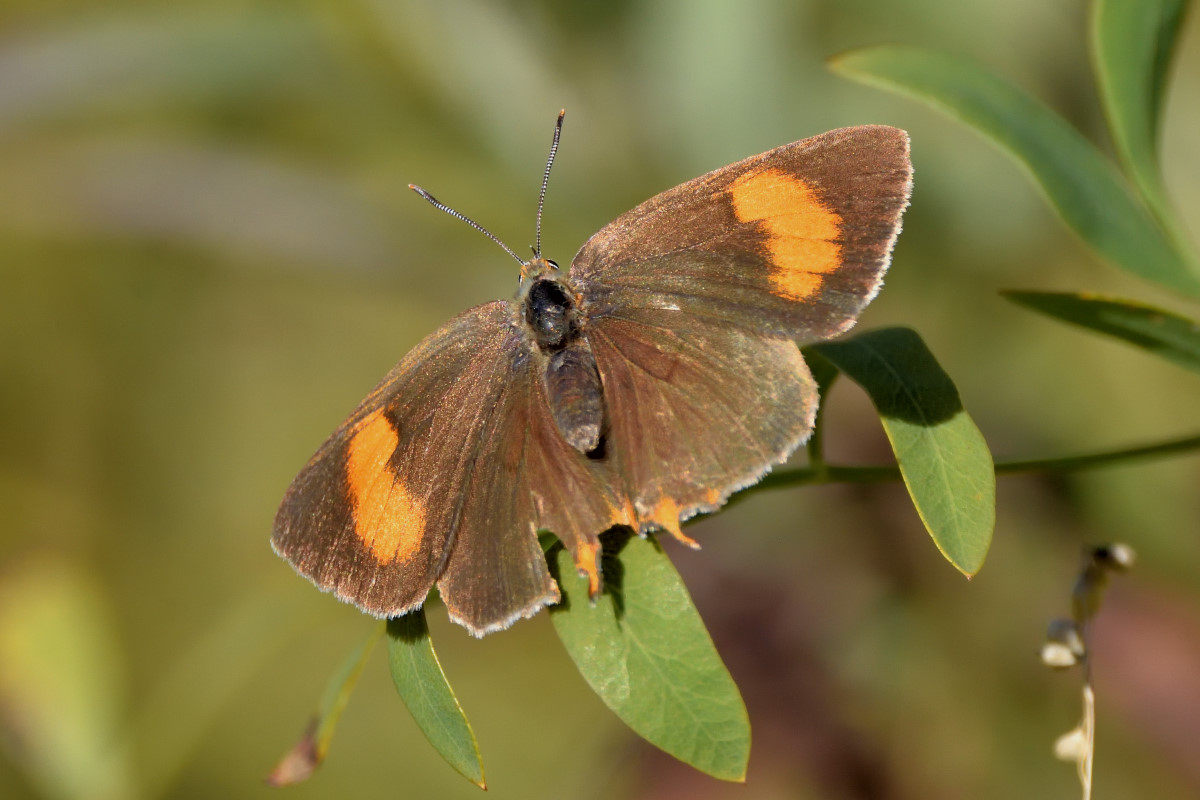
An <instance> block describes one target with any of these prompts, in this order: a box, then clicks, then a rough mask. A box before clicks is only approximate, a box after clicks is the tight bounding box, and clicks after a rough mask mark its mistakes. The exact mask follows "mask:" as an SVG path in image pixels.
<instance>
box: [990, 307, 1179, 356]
mask: <svg viewBox="0 0 1200 800" xmlns="http://www.w3.org/2000/svg"><path fill="white" fill-rule="evenodd" d="M1001 294H1003V295H1004V296H1005V297H1007V298H1008V299H1009V300H1011V301H1013V302H1014V303H1016V304H1018V305H1022V306H1025V307H1026V308H1032V309H1033V310H1034V311H1039V312H1041V313H1043V314H1046V315H1047V316H1051V317H1054V318H1055V319H1060V320H1063V321H1065V322H1070V323H1072V324H1075V325H1080V326H1082V327H1084V328H1088V329H1089V330H1093V331H1098V332H1100V333H1105V334H1108V335H1109V336H1115V337H1117V338H1118V339H1122V340H1124V341H1126V342H1128V343H1129V344H1132V345H1134V346H1135V347H1140V348H1142V349H1143V350H1148V351H1150V352H1151V353H1154V354H1155V355H1158V356H1161V357H1162V358H1165V359H1167V360H1168V361H1171V362H1173V363H1175V364H1177V365H1179V366H1181V367H1184V368H1185V369H1190V370H1192V371H1193V372H1200V323H1197V322H1196V321H1195V320H1191V319H1188V318H1187V317H1182V316H1179V315H1178V314H1172V313H1171V312H1169V311H1164V310H1163V309H1161V308H1155V307H1154V306H1148V305H1142V304H1140V303H1133V302H1130V301H1128V300H1118V299H1110V298H1103V297H1094V296H1090V295H1086V294H1071V293H1058V292H1002V293H1001Z"/></svg>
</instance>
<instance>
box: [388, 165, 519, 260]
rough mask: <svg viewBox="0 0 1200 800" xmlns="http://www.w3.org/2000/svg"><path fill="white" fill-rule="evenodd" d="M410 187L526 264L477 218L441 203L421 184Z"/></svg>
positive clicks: (434, 205)
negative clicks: (476, 219) (474, 218)
mask: <svg viewBox="0 0 1200 800" xmlns="http://www.w3.org/2000/svg"><path fill="white" fill-rule="evenodd" d="M408 188H410V189H412V190H413V191H414V192H416V193H417V194H419V195H421V197H424V198H425V199H426V200H428V201H429V204H430V205H431V206H433V207H434V208H436V209H439V210H441V211H445V212H446V213H447V214H449V215H450V216H452V217H454V218H455V219H460V220H462V221H463V222H465V223H467V224H468V225H470V226H471V227H472V228H474V229H475V230H477V231H479V232H480V233H482V234H483V235H484V236H486V237H488V238H489V239H491V240H492V241H493V242H495V243H496V244H498V245H500V246H501V247H503V248H504V252H506V253H508V254H509V255H510V256H512V257H513V258H515V259H516V260H517V263H518V264H520V265H521V266H525V259H523V258H521V257H520V256H519V255H517V254H516V253H514V252H513V249H512V248H511V247H509V246H508V245H506V244H505V243H504V242H502V241H500V239H499V237H497V236H496V235H495V234H494V233H492V232H491V231H489V230H488V229H487V228H485V227H483V226H482V225H480V224H479V223H478V222H476V221H475V220H473V219H471V218H470V217H468V216H467V215H466V214H462V213H460V212H458V211H455V210H454V209H453V208H451V207H450V206H448V205H445V204H444V203H440V202H438V199H437V198H436V197H434V196H433V195H431V194H430V193H429V192H427V191H425V190H424V189H422V188H421V187H420V186H416V185H415V184H411V183H410V184H409V185H408Z"/></svg>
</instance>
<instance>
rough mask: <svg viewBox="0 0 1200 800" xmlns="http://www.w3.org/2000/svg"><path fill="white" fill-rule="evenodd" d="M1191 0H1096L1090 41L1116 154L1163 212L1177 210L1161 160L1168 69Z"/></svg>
mask: <svg viewBox="0 0 1200 800" xmlns="http://www.w3.org/2000/svg"><path fill="white" fill-rule="evenodd" d="M1186 8H1187V0H1095V2H1093V3H1092V18H1091V22H1092V25H1091V45H1092V60H1093V63H1094V65H1095V69H1096V80H1097V83H1098V84H1099V88H1100V99H1101V101H1102V102H1103V103H1104V112H1105V114H1106V115H1107V116H1108V125H1109V128H1110V130H1111V132H1112V136H1113V140H1114V144H1115V145H1116V148H1117V154H1118V155H1119V156H1120V157H1121V161H1122V163H1123V164H1124V166H1125V170H1126V171H1127V172H1128V173H1129V175H1130V177H1132V178H1133V180H1134V182H1136V183H1137V185H1138V187H1139V188H1140V189H1141V191H1142V194H1143V196H1144V197H1145V198H1146V201H1147V202H1148V203H1150V205H1151V206H1152V207H1153V208H1154V209H1155V211H1156V212H1157V213H1158V215H1159V217H1160V218H1162V219H1164V220H1166V219H1170V218H1171V217H1172V216H1173V215H1172V214H1171V212H1170V206H1169V204H1168V203H1167V200H1166V195H1165V193H1164V191H1163V186H1162V175H1161V171H1160V169H1159V166H1158V125H1159V120H1160V119H1161V117H1162V104H1163V97H1164V95H1165V94H1166V74H1167V69H1168V67H1169V66H1170V64H1171V55H1172V53H1173V51H1174V49H1175V41H1176V39H1177V37H1178V34H1179V24H1180V22H1181V21H1182V20H1183V14H1184V11H1185V9H1186Z"/></svg>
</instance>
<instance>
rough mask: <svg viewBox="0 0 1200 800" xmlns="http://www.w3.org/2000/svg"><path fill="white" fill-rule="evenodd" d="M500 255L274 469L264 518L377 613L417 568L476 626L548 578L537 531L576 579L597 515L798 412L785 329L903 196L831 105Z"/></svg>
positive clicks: (880, 146)
mask: <svg viewBox="0 0 1200 800" xmlns="http://www.w3.org/2000/svg"><path fill="white" fill-rule="evenodd" d="M561 129H562V115H561V114H560V115H559V118H558V123H557V124H556V126H555V130H554V143H553V146H552V147H551V151H550V159H549V163H548V164H547V167H546V173H545V176H544V178H543V181H542V191H541V196H540V199H539V203H538V238H537V241H538V245H537V247H536V248H534V257H533V258H532V259H530V260H528V261H525V260H523V259H521V258H520V257H519V256H517V255H516V254H515V253H513V252H512V250H511V249H509V248H508V247H507V246H505V245H503V243H501V242H499V240H498V239H496V238H495V237H494V236H492V235H491V234H490V233H487V231H485V230H484V229H483V228H481V227H480V226H478V225H477V224H476V223H474V222H472V221H471V220H469V219H467V218H466V217H464V216H462V215H461V214H458V213H457V212H454V211H451V210H450V209H448V208H446V207H445V206H443V205H442V204H441V203H438V202H437V201H436V200H435V199H433V197H431V196H430V195H429V194H428V193H426V192H424V191H423V190H421V189H419V188H417V187H412V188H414V189H415V190H416V191H418V192H419V193H421V194H422V196H424V197H425V198H426V199H427V200H429V201H430V202H432V203H433V204H434V205H436V206H438V207H439V208H441V209H443V210H446V211H449V212H450V213H452V214H454V215H455V216H456V217H459V218H460V219H463V220H464V221H466V222H467V223H468V224H470V225H472V226H473V227H475V228H477V229H479V230H481V231H483V232H484V233H485V234H487V235H488V236H489V237H491V238H492V239H493V240H495V241H497V243H500V244H501V246H502V247H504V249H505V250H507V251H508V252H509V254H510V255H512V256H513V257H514V258H516V259H517V261H518V262H520V264H521V268H520V283H519V288H518V290H517V294H516V296H515V297H514V298H513V299H512V300H497V301H494V302H491V303H485V304H484V305H481V306H477V307H475V308H472V309H470V310H468V311H466V312H464V313H463V314H461V315H459V316H458V317H456V318H454V319H453V320H451V321H450V322H449V323H447V324H446V325H444V326H443V327H442V328H440V329H439V330H437V331H436V332H434V333H433V334H432V335H431V336H429V337H427V338H426V339H425V340H424V341H422V342H421V343H420V344H418V345H417V346H416V347H415V348H414V349H413V350H412V351H411V352H409V353H408V355H406V356H405V357H404V358H403V359H401V361H400V363H399V364H397V365H396V366H395V368H393V369H392V371H391V372H390V373H388V375H387V376H386V377H385V378H384V379H383V381H382V382H381V383H380V384H379V385H378V386H377V387H376V388H375V390H374V391H372V392H371V393H370V395H368V396H367V398H366V399H365V400H363V402H362V403H361V404H360V405H359V407H358V408H357V409H356V410H355V411H354V413H353V414H351V415H350V418H349V419H348V420H346V421H345V422H344V423H343V424H342V426H341V427H340V428H338V429H337V431H335V432H334V434H333V435H332V436H331V437H329V439H328V440H327V441H326V442H325V444H323V445H322V446H321V448H320V449H319V450H318V451H317V453H316V455H315V456H313V457H312V459H311V460H310V461H309V462H308V464H307V465H305V467H304V469H302V470H301V471H300V474H299V475H298V476H297V477H296V479H295V480H294V481H293V482H292V485H291V487H290V488H289V489H288V491H287V494H286V495H285V496H284V498H283V503H282V505H281V506H280V508H279V513H278V515H277V516H276V518H275V532H274V536H273V537H272V539H271V543H272V545H273V546H274V548H275V550H276V552H278V553H279V554H280V555H282V556H283V557H284V558H286V559H287V560H288V561H290V562H291V563H292V565H293V566H294V567H295V568H296V570H297V571H299V572H300V573H301V574H302V575H305V576H306V577H308V578H309V579H311V580H312V581H313V582H314V583H315V584H316V585H317V586H319V587H320V588H322V589H324V590H326V591H331V592H333V593H334V594H335V595H336V596H337V597H338V598H340V599H342V600H345V601H348V602H351V603H353V604H354V605H356V606H358V607H359V608H361V609H362V610H364V611H366V612H368V613H370V614H373V615H375V616H379V617H392V616H396V615H400V614H404V613H406V612H408V611H410V610H413V609H415V608H418V607H420V606H421V604H422V603H423V602H424V601H425V598H426V596H427V595H428V593H429V591H430V589H431V588H432V587H433V586H434V585H435V584H436V585H437V588H438V591H439V593H440V594H441V597H442V599H443V600H444V601H445V603H446V607H447V609H448V610H449V613H450V618H451V619H453V620H454V621H455V622H458V623H460V624H461V625H463V626H464V627H466V628H467V630H469V631H470V632H471V633H473V634H474V635H476V636H482V635H484V634H486V633H489V632H491V631H496V630H500V629H502V628H506V627H508V626H509V625H511V624H512V623H513V622H514V621H516V620H518V619H521V618H523V617H529V616H532V615H533V614H536V613H537V612H538V611H539V610H540V609H541V608H542V607H543V606H546V605H551V604H553V603H555V602H557V601H558V600H559V590H558V586H557V584H556V583H555V582H554V579H553V578H552V577H551V576H550V573H549V571H548V570H547V566H546V559H545V556H544V555H543V553H542V549H541V547H540V546H539V544H538V537H537V534H538V531H539V530H549V531H552V532H553V533H554V534H555V535H557V536H558V538H559V539H560V540H561V541H562V542H563V544H564V545H565V546H566V547H567V549H568V550H569V551H570V553H571V555H572V556H573V557H574V559H575V563H576V565H577V566H578V568H579V570H580V573H581V574H586V575H587V578H588V582H589V588H590V591H591V593H592V595H593V596H595V594H596V593H597V592H599V591H600V589H601V576H600V559H599V549H600V540H599V535H600V534H601V533H602V532H604V531H605V530H607V529H609V528H611V527H613V526H628V527H629V528H632V529H634V530H636V531H638V532H639V533H645V532H646V531H647V530H650V529H658V530H663V531H667V532H668V533H670V534H671V535H673V536H674V537H675V538H676V539H678V540H680V541H682V542H684V543H685V544H688V545H691V546H695V542H694V541H692V540H691V539H690V538H688V537H687V536H685V535H684V534H683V533H682V532H681V531H680V522H681V521H682V520H684V519H687V518H688V517H691V516H693V515H695V514H699V513H704V512H709V511H714V510H715V509H717V508H719V507H720V506H721V505H722V504H723V503H724V502H725V500H726V499H727V498H728V497H729V496H730V494H732V493H733V492H735V491H737V490H738V489H741V488H743V487H745V486H748V485H750V484H752V483H754V482H755V481H757V480H759V479H760V478H761V477H762V476H763V475H764V474H765V473H766V472H767V471H768V470H770V468H771V467H772V465H774V464H778V463H780V462H782V461H784V460H785V459H786V458H787V457H788V455H789V454H791V453H792V451H793V450H795V449H796V447H798V446H799V445H800V444H801V443H802V442H804V441H805V439H807V437H808V435H809V433H810V432H811V431H812V426H813V419H814V416H815V413H816V407H817V400H818V397H817V391H816V387H815V385H814V382H813V379H812V376H811V375H810V373H809V370H808V368H807V367H806V366H805V363H804V359H803V358H802V357H801V355H800V350H799V349H798V347H797V345H796V341H800V342H804V343H808V342H816V341H821V340H823V339H828V338H830V337H833V336H836V335H838V334H840V333H842V332H844V331H845V330H847V329H848V328H850V327H851V326H852V325H853V324H854V322H855V320H856V318H857V317H858V315H859V313H860V312H861V311H862V309H863V307H864V306H866V304H867V303H868V302H869V301H870V300H871V298H872V297H874V296H875V293H876V292H877V291H878V290H879V286H880V283H881V279H882V276H883V273H884V271H885V270H886V269H887V265H888V261H889V259H890V256H891V250H892V245H893V244H894V242H895V240H896V236H897V235H898V234H899V232H900V217H901V214H902V213H903V211H904V209H905V207H906V206H907V204H908V197H909V191H910V188H911V175H912V166H911V164H910V162H909V148H908V136H907V134H905V133H904V132H903V131H901V130H897V129H896V128H889V127H884V126H860V127H854V128H843V129H841V130H835V131H830V132H829V133H824V134H821V135H820V136H814V137H813V138H811V139H805V140H803V141H799V142H793V143H792V144H788V145H784V146H783V147H779V148H776V149H774V150H770V151H768V152H766V153H762V154H761V155H757V156H753V157H752V158H748V159H746V160H744V161H739V162H737V163H736V164H731V165H729V166H727V167H722V168H721V169H718V170H716V171H714V172H710V173H708V174H707V175H703V176H701V177H699V178H696V179H695V180H692V181H688V182H687V183H685V184H682V185H680V186H677V187H675V188H674V189H671V190H669V191H666V192H663V193H662V194H660V195H658V196H657V197H653V198H651V199H650V200H647V201H646V202H644V203H642V204H641V205H640V206H638V207H637V208H635V209H633V210H632V211H629V212H627V213H625V214H623V215H621V216H620V217H618V218H617V219H616V220H614V221H613V222H611V223H609V224H608V225H606V226H605V227H604V228H602V229H601V230H600V232H599V233H597V234H595V235H594V236H592V237H591V238H590V239H589V240H588V241H587V242H586V243H585V244H584V245H583V247H582V248H581V249H580V250H579V252H578V253H577V254H576V255H575V258H574V260H573V261H572V262H571V266H570V268H569V269H568V270H565V271H564V270H560V269H559V267H558V265H557V264H556V263H554V262H553V261H550V260H549V259H546V258H543V257H542V255H541V209H542V201H544V199H545V193H546V181H547V179H548V178H549V173H550V164H552V163H553V160H554V154H555V152H556V150H557V147H558V141H559V134H560V132H561Z"/></svg>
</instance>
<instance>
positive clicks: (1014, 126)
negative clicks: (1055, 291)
mask: <svg viewBox="0 0 1200 800" xmlns="http://www.w3.org/2000/svg"><path fill="white" fill-rule="evenodd" d="M832 66H833V67H834V69H836V70H837V71H838V72H841V73H843V74H845V75H847V76H849V77H852V78H856V79H859V80H861V81H864V82H866V83H871V84H875V85H878V86H882V87H884V88H888V89H892V90H894V91H898V92H901V93H903V94H907V95H909V96H911V97H914V98H916V99H918V100H921V101H923V102H926V103H929V104H930V105H932V106H934V107H935V108H938V109H940V110H942V111H945V112H947V113H948V114H950V115H951V116H954V117H957V118H958V119H960V120H962V121H963V122H965V123H967V124H968V125H970V126H971V127H973V128H974V129H975V130H977V131H978V132H979V133H981V134H983V135H984V136H986V137H988V138H989V139H991V140H992V141H994V142H996V143H997V144H999V145H1000V146H1001V147H1002V148H1003V149H1004V150H1005V151H1006V152H1007V153H1009V154H1010V155H1012V156H1013V157H1014V158H1016V159H1017V161H1018V162H1019V163H1021V164H1022V165H1024V166H1025V168H1026V169H1028V170H1029V172H1030V173H1031V175H1032V176H1033V178H1034V180H1036V181H1037V183H1038V184H1039V185H1040V186H1041V188H1042V190H1043V191H1044V192H1045V194H1046V196H1047V198H1048V199H1049V200H1050V202H1051V204H1052V205H1053V206H1054V207H1055V209H1057V211H1058V213H1059V214H1060V215H1061V216H1062V218H1063V220H1064V221H1065V222H1066V223H1067V225H1068V226H1070V227H1071V228H1072V229H1073V230H1074V231H1075V232H1076V233H1077V234H1079V236H1080V237H1082V238H1083V240H1084V241H1085V242H1086V243H1087V244H1089V245H1090V246H1091V247H1092V248H1094V249H1095V250H1096V252H1097V253H1099V254H1100V255H1101V256H1103V257H1104V258H1106V259H1108V260H1109V261H1111V262H1112V263H1113V264H1115V265H1117V266H1119V267H1122V268H1124V269H1126V270H1128V271H1129V272H1132V273H1134V274H1135V275H1138V276H1140V277H1142V278H1145V279H1147V280H1151V281H1156V282H1158V283H1161V284H1162V285H1164V286H1168V287H1170V288H1172V289H1175V290H1177V291H1181V292H1186V293H1189V294H1193V295H1195V294H1200V266H1197V265H1195V264H1193V263H1191V262H1190V261H1189V260H1188V259H1189V258H1190V257H1189V256H1188V255H1185V254H1183V253H1181V252H1180V250H1179V249H1178V248H1177V247H1176V245H1175V244H1174V243H1173V242H1172V240H1171V239H1170V237H1169V236H1168V234H1167V233H1166V232H1165V231H1164V230H1163V229H1162V228H1161V227H1160V225H1159V223H1158V222H1157V221H1156V220H1155V218H1154V216H1153V215H1152V214H1151V213H1150V211H1149V210H1148V209H1147V208H1146V206H1144V205H1143V204H1142V203H1141V201H1140V200H1139V199H1138V198H1137V197H1136V196H1135V195H1134V193H1133V192H1132V191H1131V189H1130V188H1129V186H1128V185H1127V184H1126V183H1125V181H1124V180H1123V179H1122V177H1121V175H1120V173H1119V172H1118V171H1117V169H1116V168H1115V166H1114V165H1112V164H1111V163H1110V162H1109V161H1108V160H1107V159H1105V158H1104V156H1103V155H1101V153H1100V151H1099V150H1097V149H1096V147H1095V146H1094V145H1092V143H1091V142H1089V141H1087V139H1085V138H1084V137H1083V136H1082V135H1081V134H1080V133H1079V132H1078V131H1077V130H1075V129H1074V128H1073V127H1071V126H1070V125H1069V124H1068V123H1067V122H1066V121H1065V120H1064V119H1063V118H1062V117H1060V116H1059V115H1058V114H1056V113H1054V112H1053V111H1052V110H1050V109H1049V108H1047V107H1046V106H1045V105H1044V104H1043V103H1041V102H1039V101H1038V100H1035V99H1034V98H1033V97H1030V96H1029V95H1028V94H1026V93H1024V92H1022V91H1020V90H1019V89H1017V88H1016V87H1014V86H1012V85H1011V84H1009V83H1006V82H1005V81H1003V80H1001V79H1000V78H998V77H996V76H995V75H993V74H992V73H990V72H988V71H987V70H985V69H983V68H982V67H980V66H979V65H977V64H975V63H974V62H971V61H968V60H965V59H960V58H955V57H952V56H948V55H944V54H941V53H937V52H932V51H929V50H924V49H921V48H917V47H907V46H900V45H890V46H885V47H873V48H869V49H866V50H857V51H854V52H851V53H847V54H845V55H843V56H840V57H838V58H836V59H834V61H833V62H832Z"/></svg>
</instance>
